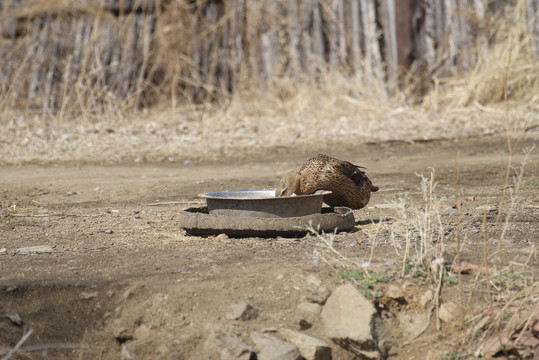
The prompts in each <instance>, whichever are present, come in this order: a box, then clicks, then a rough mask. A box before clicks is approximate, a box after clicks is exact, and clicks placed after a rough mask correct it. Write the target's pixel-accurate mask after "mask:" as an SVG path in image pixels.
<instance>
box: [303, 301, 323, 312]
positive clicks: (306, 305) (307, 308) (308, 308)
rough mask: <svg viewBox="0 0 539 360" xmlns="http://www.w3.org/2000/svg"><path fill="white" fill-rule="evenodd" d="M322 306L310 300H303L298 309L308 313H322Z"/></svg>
mask: <svg viewBox="0 0 539 360" xmlns="http://www.w3.org/2000/svg"><path fill="white" fill-rule="evenodd" d="M321 309H322V306H320V305H319V304H315V303H310V302H302V303H299V304H298V310H299V311H301V312H303V313H306V314H315V315H318V314H320V310H321Z"/></svg>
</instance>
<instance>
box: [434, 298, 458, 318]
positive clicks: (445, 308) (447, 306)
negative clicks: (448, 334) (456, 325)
mask: <svg viewBox="0 0 539 360" xmlns="http://www.w3.org/2000/svg"><path fill="white" fill-rule="evenodd" d="M461 314H462V311H461V310H460V307H459V306H458V305H457V304H455V303H454V302H451V301H450V302H447V303H443V304H442V305H441V306H440V310H438V317H439V318H440V320H442V321H443V322H445V323H450V322H453V321H455V320H456V319H457V318H459V317H460V315H461Z"/></svg>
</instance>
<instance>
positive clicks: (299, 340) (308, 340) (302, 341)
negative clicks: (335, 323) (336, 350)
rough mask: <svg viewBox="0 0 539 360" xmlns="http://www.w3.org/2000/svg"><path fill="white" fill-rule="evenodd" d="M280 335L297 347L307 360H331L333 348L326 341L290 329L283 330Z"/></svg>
mask: <svg viewBox="0 0 539 360" xmlns="http://www.w3.org/2000/svg"><path fill="white" fill-rule="evenodd" d="M279 334H280V335H281V336H282V337H283V338H284V339H286V340H287V341H289V342H290V343H292V344H294V345H296V346H297V347H298V349H299V352H300V354H301V356H303V357H304V358H305V360H331V347H329V346H328V344H326V343H325V342H324V341H322V340H320V339H317V338H314V337H312V336H309V335H306V334H302V333H299V332H296V331H292V330H289V329H281V330H280V331H279Z"/></svg>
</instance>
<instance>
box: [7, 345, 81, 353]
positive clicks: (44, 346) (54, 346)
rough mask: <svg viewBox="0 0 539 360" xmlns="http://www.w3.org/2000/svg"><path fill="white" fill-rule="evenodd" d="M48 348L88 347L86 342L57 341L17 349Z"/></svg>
mask: <svg viewBox="0 0 539 360" xmlns="http://www.w3.org/2000/svg"><path fill="white" fill-rule="evenodd" d="M50 349H86V350H88V349H90V345H88V344H86V343H59V344H35V345H28V346H23V347H21V348H20V349H19V350H20V351H24V352H32V351H42V350H50ZM0 352H1V351H0Z"/></svg>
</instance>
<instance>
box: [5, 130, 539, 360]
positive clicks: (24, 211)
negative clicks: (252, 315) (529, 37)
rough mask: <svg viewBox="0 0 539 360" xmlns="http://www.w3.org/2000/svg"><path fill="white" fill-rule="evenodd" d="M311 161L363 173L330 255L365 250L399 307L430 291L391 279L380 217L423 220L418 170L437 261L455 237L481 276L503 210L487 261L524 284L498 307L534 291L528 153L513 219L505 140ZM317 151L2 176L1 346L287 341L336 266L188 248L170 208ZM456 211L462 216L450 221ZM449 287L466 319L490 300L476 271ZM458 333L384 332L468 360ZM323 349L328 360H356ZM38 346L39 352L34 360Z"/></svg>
mask: <svg viewBox="0 0 539 360" xmlns="http://www.w3.org/2000/svg"><path fill="white" fill-rule="evenodd" d="M538 140H539V133H538V132H536V131H535V132H529V133H528V134H527V136H526V137H525V138H524V140H522V141H521V142H520V143H519V145H518V149H517V150H516V151H515V156H514V157H513V160H512V164H513V165H514V166H515V168H517V169H518V166H519V164H520V163H521V162H522V161H523V159H524V155H523V152H522V149H523V148H524V147H526V146H531V145H533V144H537V142H538ZM457 149H458V156H456V155H457ZM322 150H323V151H324V152H326V153H327V154H329V155H333V156H335V157H338V158H342V159H346V160H350V161H352V162H354V163H358V164H361V165H363V166H365V167H367V169H368V170H367V171H368V175H369V177H370V178H371V179H372V181H373V183H374V184H375V185H378V186H380V188H381V190H380V192H378V193H376V194H374V195H373V197H372V199H371V203H370V204H369V207H368V208H366V209H362V210H358V211H355V212H354V213H355V218H356V221H357V226H356V228H355V229H354V230H353V231H351V232H347V233H341V234H337V235H336V236H335V239H334V242H333V245H334V247H335V249H336V250H338V251H339V252H340V253H342V254H343V255H344V256H345V257H347V258H348V259H351V260H354V261H357V262H359V263H361V262H364V261H366V260H368V259H369V258H370V257H371V251H373V253H372V260H371V264H372V266H373V268H374V269H376V272H378V273H384V274H386V275H388V277H389V283H393V284H398V285H403V284H404V285H405V291H406V293H407V296H409V298H410V299H411V300H410V301H409V305H408V307H409V308H414V307H415V306H417V305H414V304H415V302H414V301H413V300H414V299H416V298H417V296H419V295H420V294H421V293H422V292H424V291H426V290H428V289H434V288H435V284H434V283H433V282H431V281H429V280H428V279H423V278H414V277H412V276H409V275H408V276H406V277H404V278H402V277H401V276H400V262H399V261H400V260H399V257H398V256H397V253H396V251H395V246H394V242H393V240H391V236H390V235H391V232H392V229H394V228H395V227H398V226H399V222H402V218H400V219H399V218H398V216H397V210H396V209H397V208H396V207H395V206H393V207H392V206H389V207H388V206H384V205H387V204H393V205H394V204H395V203H400V202H403V203H404V204H406V208H407V209H415V208H417V209H421V208H422V206H424V199H423V192H422V191H421V189H420V180H421V179H420V178H419V177H418V176H417V174H425V175H426V176H429V174H430V170H429V169H430V168H432V169H435V179H436V181H437V187H436V191H435V194H436V196H437V197H438V198H439V199H440V207H439V208H440V214H441V219H442V222H443V224H444V229H445V231H446V233H445V237H444V239H445V242H446V243H447V256H446V257H445V261H446V262H447V263H449V264H450V263H451V262H452V261H453V258H454V256H455V253H456V251H455V244H456V237H457V234H458V236H459V237H460V239H461V241H463V244H464V245H463V249H462V253H461V259H462V260H463V261H468V262H471V263H476V264H481V263H482V258H483V245H482V242H483V235H484V231H482V229H483V228H484V226H486V228H487V233H488V237H489V238H492V239H494V240H497V239H499V238H500V236H499V234H500V233H499V231H498V229H499V227H498V226H497V223H496V222H497V219H498V214H499V213H500V211H501V212H502V217H501V218H502V220H503V219H506V216H508V214H511V218H510V219H509V226H508V227H507V230H506V232H505V233H504V234H503V236H502V242H501V247H498V244H495V245H494V246H493V248H492V249H490V251H489V255H488V256H489V265H491V266H493V267H496V268H500V267H502V266H517V265H518V266H520V267H519V268H518V269H520V270H519V271H521V273H522V274H523V275H522V281H521V282H517V283H516V285H510V284H509V285H508V284H502V285H503V286H502V285H499V284H498V287H499V292H495V294H497V295H499V296H494V300H493V301H494V304H495V305H496V304H498V305H500V304H504V301H507V298H504V294H507V293H511V292H513V291H517V290H518V289H522V288H525V287H526V286H529V285H530V281H531V282H533V281H534V280H536V279H537V269H538V265H539V259H538V258H537V253H536V250H535V249H536V247H537V233H538V231H539V221H538V220H539V189H538V187H537V181H538V177H539V153H538V151H537V150H536V151H535V152H533V153H532V154H531V156H530V159H529V162H528V164H527V165H526V167H525V170H524V178H523V183H524V184H525V185H526V186H522V187H519V188H515V189H512V190H514V191H513V193H514V197H513V199H514V200H515V205H514V206H513V207H512V209H510V206H509V204H510V202H511V197H509V196H507V197H506V199H505V204H506V205H504V207H502V208H500V207H499V203H500V195H501V193H502V192H501V187H502V186H501V184H503V173H504V171H505V166H506V161H507V158H508V157H507V145H506V141H505V139H504V138H498V137H494V138H484V139H472V140H466V141H461V142H459V143H455V142H450V141H438V142H424V143H414V144H407V143H399V142H392V143H381V144H376V145H361V146H357V147H355V148H346V147H342V148H339V147H334V148H332V149H322ZM318 151H320V150H319V149H316V150H315V149H312V151H308V150H301V151H300V150H297V151H295V150H290V151H287V152H286V153H278V152H275V153H255V154H250V155H249V156H248V157H247V156H246V157H235V158H232V159H230V158H229V159H227V160H226V161H222V160H217V161H216V160H204V159H202V160H201V161H199V162H196V163H192V164H190V163H184V162H183V161H182V162H181V163H174V162H166V163H163V162H158V163H144V162H138V163H122V164H116V165H100V164H95V163H78V164H69V163H65V162H60V163H53V164H50V165H47V166H43V165H33V164H22V165H19V166H7V165H4V166H2V167H1V168H0V201H1V204H2V213H1V216H0V233H1V236H0V315H6V314H18V315H19V316H20V319H21V320H22V324H21V323H20V322H19V323H18V324H17V321H13V320H14V319H13V316H12V318H11V319H10V318H8V317H0V350H7V349H10V348H12V347H13V346H15V344H16V343H17V342H18V341H19V339H20V338H21V337H22V336H23V334H24V333H25V332H26V331H27V330H28V329H30V328H31V329H33V330H34V333H33V334H32V336H30V338H29V339H28V340H27V341H26V342H25V343H24V346H23V348H24V347H26V348H25V349H26V350H27V351H28V352H26V353H19V354H18V355H16V356H14V357H12V358H17V359H19V358H20V359H23V358H25V359H26V358H33V359H35V358H49V359H57V358H58V359H60V358H77V359H78V358H80V359H89V358H92V359H98V358H99V359H119V358H120V352H121V348H122V343H121V341H118V340H117V339H116V338H115V335H114V332H115V329H118V328H119V327H120V328H122V327H123V328H125V329H128V330H129V329H133V328H136V327H138V326H140V325H141V324H143V325H145V326H146V327H148V328H149V329H151V330H150V334H149V335H147V336H143V337H142V336H141V337H140V338H139V339H138V340H130V341H128V342H127V343H130V344H132V345H131V346H132V347H134V348H135V349H136V350H137V353H138V354H143V355H144V358H147V359H150V358H151V359H205V358H208V356H209V355H208V354H205V353H204V351H203V340H204V338H203V333H204V331H203V329H204V326H205V325H206V324H207V323H210V322H211V323H216V324H219V325H221V326H223V327H224V328H226V329H227V330H228V331H230V332H232V333H234V334H236V335H238V336H239V337H240V338H241V339H243V340H244V341H246V342H249V334H250V333H251V331H254V330H257V331H263V330H264V329H267V328H279V327H287V328H291V329H298V322H299V320H301V318H300V317H301V315H300V314H299V313H298V310H297V308H296V307H297V305H298V304H299V303H300V302H302V301H305V300H304V299H305V285H306V280H305V279H306V278H307V276H309V275H311V274H314V275H316V276H317V277H318V278H319V279H321V280H322V283H323V284H324V285H326V286H328V287H329V288H330V289H334V288H335V287H336V286H338V285H339V284H340V283H342V281H343V280H342V279H340V278H339V276H338V275H337V273H336V271H335V270H334V269H333V268H331V267H330V266H328V265H327V263H326V261H327V262H329V263H331V264H336V263H337V260H338V259H337V256H336V255H335V254H334V253H332V252H330V251H328V249H327V246H326V245H325V244H324V243H323V242H322V241H321V240H320V239H318V238H317V237H315V236H312V235H308V236H306V237H303V238H298V239H296V238H270V239H267V238H241V239H233V238H227V237H212V236H210V237H195V236H190V235H189V234H187V233H185V231H183V230H182V229H180V228H179V227H178V225H177V217H178V210H179V209H181V208H183V207H184V206H188V205H193V204H197V203H200V200H199V199H198V198H197V194H199V193H202V192H209V191H219V190H240V189H242V190H245V189H262V188H272V187H273V186H274V184H275V183H276V182H277V181H278V179H279V178H280V176H281V175H282V174H283V173H284V172H286V171H289V170H291V169H295V168H297V167H299V166H300V164H301V163H302V162H303V161H304V160H306V159H307V158H308V157H309V156H310V155H312V154H315V153H316V152H318ZM456 169H458V172H459V175H460V178H459V181H458V183H457V182H456V181H455V179H456V176H455V170H456ZM510 181H511V183H512V182H513V180H512V177H511V179H510ZM466 199H468V200H466ZM157 203H162V204H161V205H156V204H157ZM167 203H168V204H167ZM456 204H461V206H460V210H459V209H455V208H454V206H455V205H456ZM485 209H486V210H485ZM484 216H485V220H484ZM371 220H372V222H374V223H382V224H384V227H383V230H382V231H381V233H380V234H378V236H377V237H376V239H375V240H376V244H375V245H374V246H372V242H370V241H369V240H370V239H372V233H373V229H374V227H375V226H376V224H374V225H373V224H372V222H371ZM358 240H360V241H358ZM34 246H50V247H51V248H52V252H45V253H30V254H28V253H27V250H24V249H22V248H26V247H34ZM21 249H22V250H21ZM498 249H502V250H503V264H501V263H499V262H498V261H499V259H500V256H499V255H500V254H499V253H497V250H498ZM511 264H513V265H511ZM515 264H516V265H515ZM530 279H531V280H530ZM461 284H462V287H463V288H464V291H465V294H467V295H466V296H467V299H468V298H469V299H470V300H469V301H467V302H466V304H467V305H466V306H467V307H466V311H467V312H468V313H469V314H477V313H478V311H479V310H480V309H481V308H482V307H483V308H484V307H485V305H484V304H485V303H486V301H487V299H488V298H489V296H488V294H487V293H486V291H485V290H484V289H485V288H484V283H481V282H480V283H479V285H478V283H477V282H475V281H474V277H473V275H463V277H462V281H461ZM481 284H482V285H481ZM387 285H388V284H377V285H376V289H375V290H380V291H383V290H384V287H385V286H387ZM481 286H483V287H481ZM512 286H513V287H512ZM515 286H516V288H514V287H515ZM461 291H463V290H462V288H459V286H450V285H448V286H446V287H444V291H443V293H442V302H444V301H449V300H455V299H458V296H459V294H462V293H461ZM492 291H494V290H492ZM537 295H539V294H536V296H537ZM240 301H247V302H249V303H250V304H252V305H253V306H254V307H255V308H257V309H258V310H259V316H258V317H257V318H256V319H254V320H250V321H234V320H229V319H227V317H226V314H227V313H228V311H229V306H230V305H231V304H234V303H237V302H240ZM455 301H457V300H455ZM393 310H395V309H393ZM393 310H392V309H389V311H390V312H391V311H393ZM395 311H397V310H395ZM312 325H313V326H312V327H311V328H310V329H307V330H305V332H306V333H308V334H311V335H313V336H317V337H319V338H322V339H323V338H324V335H323V327H322V325H321V324H320V322H319V321H318V320H317V319H316V318H315V319H312ZM465 326H470V324H469V323H467V325H466V324H464V323H460V324H452V325H451V326H449V325H447V326H443V327H442V330H441V331H437V330H436V328H435V321H434V319H433V320H432V322H431V326H430V328H429V329H428V330H427V331H426V332H425V333H424V334H423V335H421V336H420V337H419V338H418V339H416V340H414V341H406V339H404V338H403V337H402V334H401V333H400V332H399V330H398V329H397V327H395V328H394V330H395V336H396V338H397V339H398V341H399V343H400V349H399V355H398V356H397V357H396V358H401V359H413V358H415V359H424V358H426V357H427V358H431V359H434V358H437V357H438V356H441V355H443V354H453V353H455V352H462V353H466V351H474V350H475V346H477V343H474V340H473V339H472V338H470V337H468V338H467V339H466V340H463V330H462V329H463V328H464V327H465ZM328 342H329V341H328ZM124 344H125V343H124ZM30 346H35V347H34V349H32V348H30ZM332 346H333V358H334V359H351V358H353V357H352V356H351V355H350V354H348V353H346V352H345V351H343V350H342V349H339V348H338V346H336V345H332ZM60 347H64V348H63V349H62V348H60ZM73 347H74V348H73ZM425 348H427V349H428V350H427V352H428V353H427V355H425V354H426V352H425V351H426V350H425ZM36 349H40V350H39V351H31V350H36Z"/></svg>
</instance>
